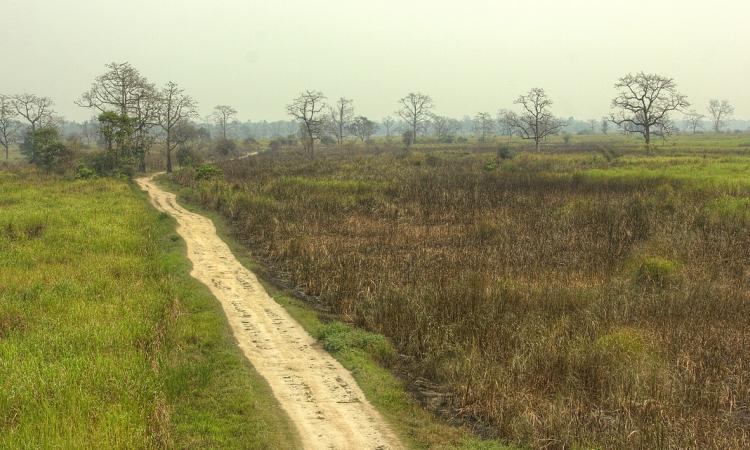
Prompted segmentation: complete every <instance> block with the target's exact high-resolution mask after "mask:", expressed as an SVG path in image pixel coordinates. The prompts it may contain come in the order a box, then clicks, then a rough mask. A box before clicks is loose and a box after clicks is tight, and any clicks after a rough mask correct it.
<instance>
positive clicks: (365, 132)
mask: <svg viewBox="0 0 750 450" xmlns="http://www.w3.org/2000/svg"><path fill="white" fill-rule="evenodd" d="M377 128H378V125H377V124H376V123H375V122H373V121H372V120H370V119H368V118H367V117H365V116H357V117H355V118H354V119H352V122H351V124H349V130H350V131H351V132H352V134H353V135H355V136H357V137H358V138H359V139H360V140H361V141H362V142H365V141H367V140H368V139H370V137H372V135H373V134H375V131H376V130H377Z"/></svg>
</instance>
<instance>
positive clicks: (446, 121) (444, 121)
mask: <svg viewBox="0 0 750 450" xmlns="http://www.w3.org/2000/svg"><path fill="white" fill-rule="evenodd" d="M430 122H431V123H432V129H433V130H434V132H435V137H437V138H438V141H440V142H444V143H445V142H453V139H454V138H455V137H456V133H458V131H459V130H460V129H461V123H460V122H459V121H458V120H456V119H453V118H451V117H447V116H441V115H438V114H431V115H430Z"/></svg>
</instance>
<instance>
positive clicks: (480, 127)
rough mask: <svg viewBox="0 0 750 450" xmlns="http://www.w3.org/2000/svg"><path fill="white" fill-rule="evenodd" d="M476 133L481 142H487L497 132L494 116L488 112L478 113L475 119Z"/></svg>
mask: <svg viewBox="0 0 750 450" xmlns="http://www.w3.org/2000/svg"><path fill="white" fill-rule="evenodd" d="M474 131H475V132H476V133H477V135H478V136H479V140H480V141H481V142H484V141H486V140H487V137H488V136H490V135H492V133H493V132H494V131H495V121H494V120H493V119H492V115H490V113H486V112H480V113H477V115H476V116H475V117H474Z"/></svg>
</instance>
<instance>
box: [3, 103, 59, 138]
mask: <svg viewBox="0 0 750 450" xmlns="http://www.w3.org/2000/svg"><path fill="white" fill-rule="evenodd" d="M11 104H12V105H13V109H15V110H16V113H18V115H19V116H21V117H23V118H24V119H26V121H27V122H29V126H30V127H31V132H32V134H33V132H34V131H36V129H37V128H41V127H44V126H46V125H49V124H51V123H52V113H53V111H52V105H53V104H54V103H53V102H52V99H50V98H49V97H40V96H38V95H34V94H19V95H14V96H13V97H12V98H11Z"/></svg>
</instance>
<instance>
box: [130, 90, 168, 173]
mask: <svg viewBox="0 0 750 450" xmlns="http://www.w3.org/2000/svg"><path fill="white" fill-rule="evenodd" d="M162 101H163V99H162V98H161V95H160V93H159V92H158V91H157V89H156V87H155V86H154V85H152V84H150V83H144V84H142V85H141V87H140V88H139V89H138V91H137V95H135V96H133V97H132V101H131V105H128V106H127V109H128V111H129V113H128V116H129V117H130V119H131V124H132V127H133V136H132V139H131V140H132V146H133V151H134V152H135V154H136V157H137V158H138V165H139V170H140V171H141V172H145V171H146V154H147V153H148V151H149V149H150V148H151V144H153V141H154V139H155V138H154V136H153V134H152V133H151V129H152V128H153V127H155V126H157V125H158V123H159V111H160V109H161V107H162Z"/></svg>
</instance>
